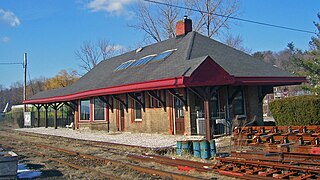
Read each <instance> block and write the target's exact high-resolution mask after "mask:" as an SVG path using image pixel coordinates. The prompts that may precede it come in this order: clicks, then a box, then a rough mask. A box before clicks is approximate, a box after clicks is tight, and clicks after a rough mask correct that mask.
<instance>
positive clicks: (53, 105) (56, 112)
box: [51, 103, 63, 129]
mask: <svg viewBox="0 0 320 180" xmlns="http://www.w3.org/2000/svg"><path fill="white" fill-rule="evenodd" d="M60 105H63V104H61V103H53V104H52V105H51V107H52V109H54V120H53V126H54V128H55V129H57V128H58V124H57V121H58V109H60V107H62V106H60Z"/></svg>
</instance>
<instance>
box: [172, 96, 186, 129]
mask: <svg viewBox="0 0 320 180" xmlns="http://www.w3.org/2000/svg"><path fill="white" fill-rule="evenodd" d="M174 111H175V130H176V134H184V112H183V102H182V101H181V100H179V99H177V98H174Z"/></svg>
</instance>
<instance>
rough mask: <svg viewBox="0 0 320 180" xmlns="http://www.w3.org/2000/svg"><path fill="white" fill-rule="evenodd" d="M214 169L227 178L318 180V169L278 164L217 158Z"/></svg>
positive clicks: (319, 173)
mask: <svg viewBox="0 0 320 180" xmlns="http://www.w3.org/2000/svg"><path fill="white" fill-rule="evenodd" d="M217 159H218V160H219V161H220V163H219V164H217V165H216V166H215V167H214V168H216V169H217V172H219V173H220V174H224V175H227V176H233V177H239V178H243V179H270V178H275V179H319V178H320V168H319V167H301V166H297V165H290V164H282V163H278V162H262V161H257V160H244V159H238V158H217Z"/></svg>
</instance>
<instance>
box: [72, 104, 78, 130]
mask: <svg viewBox="0 0 320 180" xmlns="http://www.w3.org/2000/svg"><path fill="white" fill-rule="evenodd" d="M75 107H76V108H75V109H74V126H73V130H75V129H79V123H78V122H79V110H78V109H79V107H78V105H76V106H75Z"/></svg>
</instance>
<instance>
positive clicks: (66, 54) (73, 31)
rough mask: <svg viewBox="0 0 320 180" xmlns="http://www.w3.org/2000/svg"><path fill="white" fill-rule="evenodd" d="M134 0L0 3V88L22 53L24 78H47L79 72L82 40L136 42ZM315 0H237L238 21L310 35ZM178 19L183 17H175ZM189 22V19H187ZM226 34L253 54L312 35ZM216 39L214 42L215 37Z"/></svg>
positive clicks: (254, 29) (255, 28) (248, 28)
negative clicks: (237, 38) (25, 62)
mask: <svg viewBox="0 0 320 180" xmlns="http://www.w3.org/2000/svg"><path fill="white" fill-rule="evenodd" d="M137 1H138V0H67V1H66V0H14V1H13V0H0V85H3V86H4V87H10V86H11V85H12V84H13V83H14V82H17V81H20V82H22V81H23V68H22V65H20V64H12V65H3V64H2V65H1V63H22V62H23V54H24V53H27V56H28V79H29V78H31V79H34V78H39V77H47V78H49V77H53V76H55V75H57V74H58V72H59V71H60V70H62V69H66V70H73V69H79V65H80V64H81V62H80V60H79V59H77V58H76V56H75V51H76V50H78V49H79V48H80V46H81V45H82V44H83V43H84V42H85V41H92V42H95V41H97V40H99V39H106V40H109V41H110V42H111V43H113V44H115V45H117V46H118V47H125V48H129V47H130V48H132V47H136V46H137V44H141V42H142V41H143V39H144V34H143V32H139V31H137V30H135V29H132V28H130V27H129V26H128V25H129V24H134V21H135V18H134V15H135V14H134V12H132V9H131V7H132V6H134V5H135V4H136V3H137ZM319 12H320V1H319V0H306V1H301V0H281V1H279V0H268V1H266V0H240V8H239V13H238V17H239V18H244V19H249V20H254V21H259V22H265V23H271V24H276V25H281V26H288V27H292V28H297V29H303V30H308V31H314V32H316V28H315V26H314V25H313V22H314V21H317V13H319ZM181 18H183V17H181ZM190 18H191V19H192V17H190ZM229 33H231V34H232V35H234V36H236V35H239V36H241V37H242V39H243V46H244V47H245V48H247V49H250V50H251V51H252V52H256V51H266V50H272V51H280V50H282V49H284V48H286V45H287V44H288V43H289V42H293V43H294V44H295V46H296V47H297V48H300V49H304V50H307V49H308V42H309V41H310V39H311V37H312V34H307V33H300V32H293V31H288V30H283V29H277V28H271V27H265V26H261V25H256V24H250V23H244V22H239V21H232V25H231V29H230V30H229ZM218 40H219V39H218Z"/></svg>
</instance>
